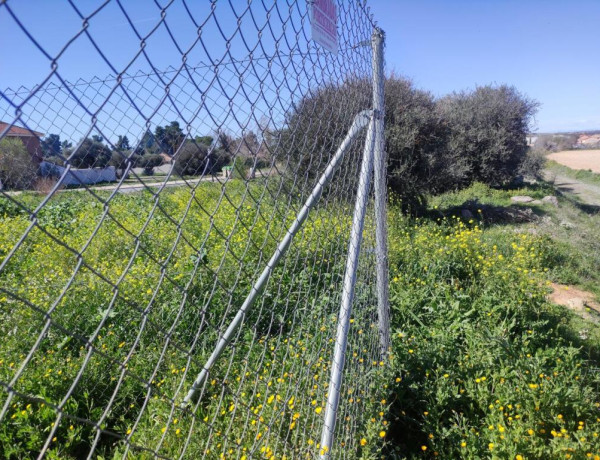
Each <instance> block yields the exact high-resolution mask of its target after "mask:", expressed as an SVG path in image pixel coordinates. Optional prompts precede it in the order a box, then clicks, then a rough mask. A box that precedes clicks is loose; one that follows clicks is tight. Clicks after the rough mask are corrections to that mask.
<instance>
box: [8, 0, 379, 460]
mask: <svg viewBox="0 0 600 460" xmlns="http://www.w3.org/2000/svg"><path fill="white" fill-rule="evenodd" d="M324 3H328V4H330V5H329V6H330V7H331V8H333V9H330V11H329V13H331V11H333V12H334V16H333V17H334V18H335V20H336V21H337V39H338V44H337V52H333V51H328V50H326V49H324V48H323V47H321V45H318V44H316V43H315V42H314V41H312V40H311V32H310V29H311V21H313V15H314V14H315V8H319V7H321V6H322V4H324ZM22 8H23V6H22V5H21V4H20V3H18V2H14V1H6V2H2V3H1V4H0V17H1V18H2V19H3V21H4V22H5V23H8V24H9V26H10V27H11V28H12V29H14V32H15V34H17V35H18V36H19V37H21V38H22V39H23V40H27V41H28V42H27V43H29V44H30V45H31V46H32V47H33V48H34V49H36V50H37V54H36V55H35V56H36V57H37V59H39V61H40V62H39V64H40V65H39V67H38V68H39V69H44V71H43V72H42V71H40V73H39V75H37V76H36V77H37V80H36V81H35V84H32V85H31V86H23V87H17V88H5V89H3V90H2V91H1V92H0V119H1V120H2V121H3V122H4V124H3V125H2V128H1V129H2V130H1V131H0V153H1V154H2V156H1V157H0V159H2V163H0V179H1V180H2V188H1V189H0V219H1V221H2V225H1V226H0V316H1V318H0V319H1V321H0V334H2V336H3V337H4V339H3V342H2V346H1V348H0V388H1V390H0V395H1V396H0V397H1V398H2V399H1V404H2V406H1V407H2V409H1V411H0V455H2V456H3V457H8V458H11V457H14V458H20V457H27V456H39V457H43V456H48V457H52V458H53V457H57V458H58V457H60V458H81V457H84V458H85V457H90V458H92V457H93V458H96V457H103V458H108V457H111V458H112V457H127V456H129V455H133V456H136V457H160V458H174V457H177V458H313V457H315V456H319V455H321V456H323V457H329V456H332V457H334V458H357V457H358V456H360V455H364V456H365V457H368V456H369V455H370V452H371V449H373V450H374V451H376V443H377V438H378V430H377V428H376V427H377V426H378V425H377V422H376V421H377V420H378V419H379V415H378V414H379V412H380V410H381V403H380V400H381V396H380V395H381V391H382V389H383V382H384V381H385V378H386V375H385V373H386V366H385V360H386V353H387V341H388V340H389V338H388V337H389V335H388V330H387V328H388V325H387V266H386V263H387V262H386V254H387V249H386V241H385V240H386V236H385V235H386V233H385V206H384V203H385V180H384V173H383V171H384V167H385V162H384V158H383V150H382V135H383V117H382V109H383V106H382V97H383V92H382V90H383V85H382V81H383V80H382V78H383V34H382V32H381V31H380V30H378V29H377V28H376V27H375V24H374V22H373V20H372V18H371V17H370V15H369V13H368V10H366V8H365V7H364V6H363V4H362V3H360V2H351V3H348V2H339V3H336V4H334V3H333V2H308V4H307V3H305V2H303V1H299V2H296V1H293V2H292V1H290V2H283V3H282V2H271V3H269V2H248V3H247V4H244V5H242V4H240V5H237V4H233V3H225V2H211V3H202V4H191V3H189V2H186V1H185V0H181V1H172V2H169V3H165V4H164V5H160V4H159V3H158V2H157V3H156V4H155V5H152V6H149V5H146V6H145V7H144V9H138V10H136V9H135V8H134V7H132V6H128V5H126V4H123V3H122V2H119V1H118V0H112V1H111V0H109V1H105V2H102V3H99V4H98V5H96V6H95V9H90V10H89V11H84V10H82V9H81V8H83V7H80V6H78V5H76V4H75V3H74V2H68V3H66V4H65V5H63V6H61V7H60V8H63V10H64V11H63V12H64V13H65V14H66V13H67V12H68V13H69V15H67V16H65V17H68V18H71V19H69V21H71V22H70V23H69V24H70V26H71V28H70V29H68V30H70V31H72V32H71V35H69V36H68V37H65V40H64V42H62V43H61V46H60V47H59V48H58V50H57V49H56V48H55V47H54V46H47V45H46V43H45V39H48V38H47V37H44V35H43V33H42V32H41V31H38V30H35V29H31V28H29V27H28V20H27V15H26V13H25V11H24V10H23V9H22ZM86 8H88V7H86ZM128 8H131V9H128ZM106 17H110V18H111V19H112V20H115V18H119V20H120V21H122V22H123V23H124V24H125V26H124V27H122V28H121V29H118V28H117V29H116V30H126V32H124V34H123V37H120V36H117V37H112V40H113V41H105V40H104V39H105V38H106V34H103V33H101V31H102V26H103V25H105V24H106V20H105V19H103V18H106ZM73 18H78V20H75V19H73ZM96 26H97V28H95V27H96ZM73 29H74V31H73ZM117 35H118V34H117ZM125 35H126V36H127V37H128V38H127V39H126V38H125ZM116 42H118V44H119V45H120V46H121V48H122V49H121V50H120V51H119V52H117V51H116V49H115V43H116ZM77 46H82V47H87V48H86V50H85V53H83V54H79V55H78V54H77V51H76V47H77ZM165 48H168V49H169V52H168V53H162V51H161V50H163V49H165ZM72 53H75V56H76V58H77V59H78V58H80V57H81V56H83V55H85V58H86V60H87V62H90V63H92V62H96V61H100V62H102V64H103V65H104V66H106V67H108V68H109V70H110V75H107V74H103V75H102V76H93V75H92V76H89V75H81V76H80V75H73V74H72V73H70V72H69V70H68V69H69V68H70V67H69V65H68V63H69V59H70V57H69V56H71V54H72ZM32 56H33V54H32V55H31V56H28V57H31V58H32ZM167 58H169V59H167ZM165 60H167V61H168V64H169V65H171V67H167V66H161V65H160V64H162V63H163V62H164V61H165ZM339 86H342V87H345V88H347V94H348V97H347V98H344V99H343V100H339V101H338V104H336V105H335V106H331V105H325V106H324V105H323V104H320V103H319V101H321V100H322V98H321V96H322V95H323V94H326V93H327V91H329V89H330V88H332V87H339ZM325 99H326V98H325ZM7 159H9V160H10V161H9V160H7ZM52 165H55V166H56V167H54V168H53V167H52ZM109 166H111V167H113V168H114V169H115V171H116V176H117V178H116V181H114V182H112V183H110V184H109V185H108V186H107V187H106V188H102V187H92V186H91V185H90V184H87V183H85V182H84V181H83V180H82V181H81V183H79V184H70V185H69V184H67V183H66V180H67V178H69V180H71V179H72V178H73V177H75V178H77V177H79V176H78V174H77V170H78V169H98V170H102V169H103V168H107V167H109ZM44 171H45V172H44ZM148 175H154V178H153V180H152V181H151V182H149V180H148V177H147V176H148ZM371 176H374V180H373V181H371ZM174 180H175V181H174ZM371 182H373V185H374V186H373V187H371ZM40 184H42V185H40ZM132 184H133V185H135V184H137V185H139V187H137V188H135V187H132ZM42 188H43V190H44V192H45V193H44V194H40V193H34V192H33V191H32V190H34V189H38V190H41V189H42ZM373 190H374V192H373ZM125 191H126V192H128V193H121V192H125ZM371 196H373V198H371Z"/></svg>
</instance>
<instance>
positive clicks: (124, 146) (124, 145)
mask: <svg viewBox="0 0 600 460" xmlns="http://www.w3.org/2000/svg"><path fill="white" fill-rule="evenodd" d="M115 147H116V148H117V150H118V151H120V152H123V151H124V150H129V149H131V146H130V145H129V139H128V138H127V136H119V138H118V139H117V143H116V144H115Z"/></svg>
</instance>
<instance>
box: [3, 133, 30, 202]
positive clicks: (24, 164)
mask: <svg viewBox="0 0 600 460" xmlns="http://www.w3.org/2000/svg"><path fill="white" fill-rule="evenodd" d="M37 170H38V165H37V164H36V163H35V162H34V161H33V159H32V158H31V155H30V154H29V152H27V149H26V148H25V145H23V142H21V140H20V139H18V138H9V137H5V138H4V139H2V140H0V184H2V187H6V188H9V189H21V190H22V189H28V188H30V187H31V186H32V185H33V183H34V181H35V179H36V177H37ZM0 188H1V187H0Z"/></svg>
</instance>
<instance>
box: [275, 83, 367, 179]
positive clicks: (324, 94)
mask: <svg viewBox="0 0 600 460" xmlns="http://www.w3.org/2000/svg"><path fill="white" fill-rule="evenodd" d="M371 92H372V89H371V85H370V82H368V81H366V80H351V81H348V82H345V83H343V84H341V85H333V84H332V85H329V86H324V87H322V88H319V89H318V90H315V91H312V92H310V93H309V94H307V95H306V96H305V97H304V98H302V99H301V100H300V101H298V103H296V104H294V106H293V107H292V110H291V111H290V112H289V113H288V114H287V116H286V125H285V127H284V129H282V130H280V131H279V133H278V134H277V141H276V142H275V144H276V148H275V149H274V152H273V153H274V155H275V157H276V158H277V159H278V160H279V161H280V162H282V163H286V164H287V163H289V167H288V174H289V175H290V178H292V176H295V177H298V176H305V177H306V179H311V180H312V181H314V180H315V179H316V178H317V177H318V176H319V175H320V174H321V173H322V172H323V171H324V169H325V167H326V165H327V163H328V162H329V161H330V160H331V157H332V156H333V155H334V154H335V151H336V150H337V148H338V147H339V146H340V144H341V142H342V140H343V139H344V137H345V136H346V134H347V132H348V129H349V128H350V126H351V125H352V122H353V120H354V117H355V116H356V114H358V113H359V112H360V111H362V110H366V109H369V108H370V107H371ZM362 139H364V137H363V138H362ZM360 144H361V142H360V141H355V142H353V143H352V145H351V146H350V148H349V151H348V152H347V154H346V158H356V156H357V155H360V152H361V151H362V148H361V147H360ZM359 163H360V161H359ZM336 174H337V175H339V176H340V177H345V178H348V180H350V181H354V182H355V183H356V182H357V180H358V179H357V175H356V164H353V161H352V160H351V161H344V162H343V163H342V166H341V169H340V170H339V171H338V172H337V173H336ZM306 179H304V178H303V179H300V180H303V181H305V180H306ZM291 183H294V181H293V180H292V181H291ZM350 185H351V184H350Z"/></svg>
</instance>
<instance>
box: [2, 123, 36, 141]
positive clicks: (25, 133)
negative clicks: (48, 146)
mask: <svg viewBox="0 0 600 460" xmlns="http://www.w3.org/2000/svg"><path fill="white" fill-rule="evenodd" d="M8 126H10V124H9V123H5V122H3V121H0V134H1V133H3V132H4V130H5V129H6V128H7V127H8ZM6 136H18V137H33V136H37V137H44V133H38V132H37V131H33V130H31V129H27V128H21V127H20V126H14V125H13V126H11V127H10V129H9V130H8V132H7V133H6Z"/></svg>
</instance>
